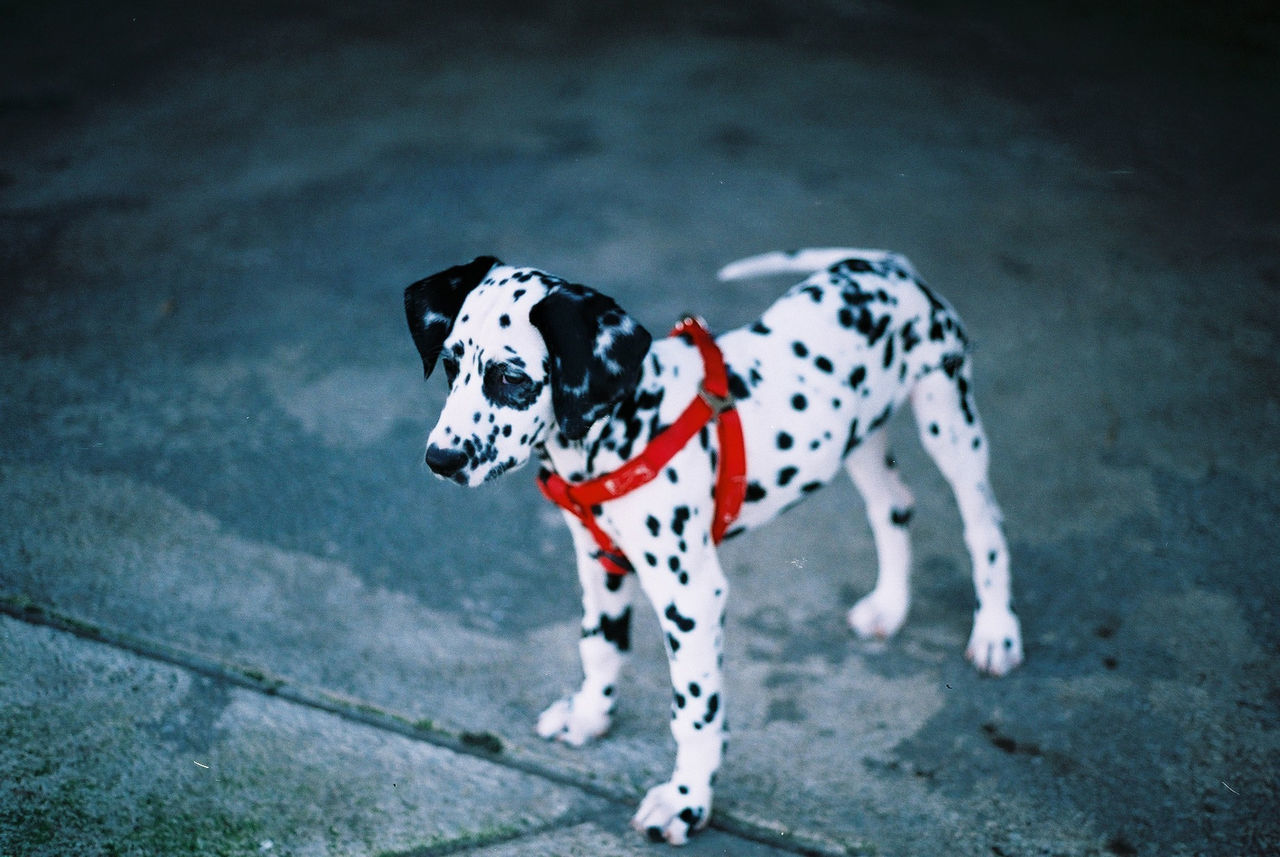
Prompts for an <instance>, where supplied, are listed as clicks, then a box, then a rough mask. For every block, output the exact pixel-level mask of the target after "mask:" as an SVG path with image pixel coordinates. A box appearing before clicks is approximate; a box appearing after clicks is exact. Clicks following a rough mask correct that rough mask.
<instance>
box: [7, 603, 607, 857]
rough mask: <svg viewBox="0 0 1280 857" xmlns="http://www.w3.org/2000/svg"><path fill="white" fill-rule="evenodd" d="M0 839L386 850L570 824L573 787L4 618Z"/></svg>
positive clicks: (42, 843) (10, 849)
mask: <svg viewBox="0 0 1280 857" xmlns="http://www.w3.org/2000/svg"><path fill="white" fill-rule="evenodd" d="M0 653H3V657H4V669H3V672H2V673H0V699H3V709H2V710H3V717H2V718H0V728H2V729H3V736H4V740H3V741H0V782H3V783H4V785H3V787H0V852H2V853H5V854H33V855H34V854H48V855H62V854H85V855H89V854H104V855H105V854H121V855H123V854H138V855H144V854H280V855H314V854H386V853H395V852H409V851H413V850H429V849H436V850H457V849H460V848H463V847H467V846H474V845H478V844H484V843H486V842H493V841H502V840H507V839H511V838H513V837H517V836H519V835H520V834H522V833H523V832H526V831H541V830H543V829H545V828H546V827H547V826H548V825H557V824H564V825H565V826H567V827H572V826H574V825H575V824H576V823H577V822H578V820H579V819H581V818H583V817H589V816H593V815H596V814H599V813H600V812H601V810H602V808H603V807H602V804H604V801H602V800H601V799H599V798H595V797H592V796H590V795H585V794H583V793H582V792H580V791H578V790H575V789H573V788H570V787H567V786H560V785H556V784H553V783H549V782H547V781H546V780H544V779H541V778H538V777H534V776H530V775H528V774H525V773H521V772H519V771H515V770H512V769H510V768H506V767H503V766H500V765H495V764H492V763H489V762H485V761H483V760H480V759H477V758H474V757H469V756H465V755H460V754H458V753H453V752H450V751H448V750H444V749H441V748H439V747H435V746H432V745H430V744H427V743H424V742H421V741H413V740H411V739H409V738H406V737H404V736H402V735H396V734H392V733H388V732H387V731H385V730H380V729H377V728H374V727H370V726H367V725H364V724H360V723H353V722H351V721H350V720H349V719H344V718H341V717H338V716H336V715H334V714H331V713H327V712H322V711H318V710H316V709H314V708H310V707H307V706H304V705H299V704H296V703H293V702H289V701H286V700H283V699H280V698H278V697H273V696H270V695H267V694H264V693H260V692H255V691H252V690H247V689H245V688H241V687H235V686H231V685H229V684H228V683H226V682H225V681H221V680H219V679H217V678H213V677H209V676H206V675H200V674H198V673H193V672H192V671H190V670H186V669H183V668H181V667H178V666H174V665H172V664H167V663H161V662H157V661H155V660H150V659H146V658H143V657H140V656H138V655H136V654H133V653H130V652H125V651H122V650H121V649H119V648H115V647H111V646H107V645H104V644H99V643H93V642H87V641H85V640H83V639H80V638H77V637H75V636H73V635H71V634H67V633H65V632H60V631H55V630H53V629H50V628H47V627H38V626H33V625H29V624H26V623H23V622H19V621H17V620H14V619H12V618H10V617H8V616H0Z"/></svg>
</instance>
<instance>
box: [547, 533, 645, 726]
mask: <svg viewBox="0 0 1280 857" xmlns="http://www.w3.org/2000/svg"><path fill="white" fill-rule="evenodd" d="M565 520H566V522H567V523H568V525H569V531H570V533H572V535H573V549H574V554H575V555H576V557H577V562H578V579H579V582H580V583H581V584H582V637H581V639H580V640H579V641H578V652H579V654H580V655H581V656H582V673H583V679H582V686H581V687H580V688H579V689H578V691H577V692H576V693H574V694H573V695H572V696H567V697H565V698H564V699H561V700H559V701H558V702H555V703H554V704H552V705H551V706H550V707H549V708H547V710H546V711H544V712H542V714H541V715H540V716H539V717H538V725H537V732H538V734H539V735H541V736H542V737H543V738H554V739H555V740H557V741H563V742H564V743H566V744H570V745H572V746H574V747H579V746H581V745H583V744H585V743H586V742H588V741H590V740H591V739H592V738H598V737H600V736H601V735H603V734H604V733H606V732H608V731H609V726H610V725H611V723H612V721H613V711H614V708H615V706H616V704H617V681H618V674H619V672H620V671H621V670H622V666H623V664H624V663H625V662H626V659H627V653H628V652H629V651H630V649H631V605H632V598H633V595H634V588H635V581H634V579H633V578H634V577H635V575H634V574H627V575H614V574H609V573H608V572H606V571H605V569H604V567H603V566H602V565H601V564H600V561H599V560H597V559H596V558H595V556H594V554H595V551H596V549H597V548H596V543H595V541H594V540H593V539H592V537H591V534H590V533H588V532H587V530H586V529H585V528H584V527H583V526H582V525H581V524H580V523H578V521H577V519H576V518H574V517H573V516H572V515H568V514H566V515H565Z"/></svg>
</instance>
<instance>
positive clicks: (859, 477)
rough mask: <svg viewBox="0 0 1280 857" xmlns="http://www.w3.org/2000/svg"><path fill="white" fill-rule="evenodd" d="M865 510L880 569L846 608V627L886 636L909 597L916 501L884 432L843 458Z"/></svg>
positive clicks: (894, 628) (895, 628)
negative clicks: (911, 530)
mask: <svg viewBox="0 0 1280 857" xmlns="http://www.w3.org/2000/svg"><path fill="white" fill-rule="evenodd" d="M844 466H845V470H846V471H847V472H848V473H849V476H850V477H851V478H852V479H853V484H854V485H855V486H857V488H858V492H859V493H860V494H861V495H862V499H863V502H864V503H865V504H866V508H867V520H868V521H869V522H870V524H871V533H872V535H873V537H874V538H875V543H876V558H877V560H878V562H879V571H878V573H877V575H876V585H875V588H874V589H873V590H872V591H871V593H870V594H868V595H866V596H865V597H864V598H862V599H861V600H860V601H858V603H857V604H855V605H854V606H853V609H851V610H850V611H849V617H848V618H849V625H850V627H852V628H853V630H854V631H855V632H857V634H858V636H860V637H863V638H864V639H865V638H877V639H885V638H886V637H891V636H893V635H894V634H895V633H897V631H898V629H899V628H901V627H902V623H903V622H905V621H906V618H907V609H908V607H909V605H910V601H911V596H910V592H909V589H908V578H909V575H910V572H911V538H910V534H909V533H908V530H907V525H908V523H909V522H910V521H911V515H912V512H913V511H914V503H915V500H914V498H913V497H912V496H911V491H910V490H909V489H908V488H907V486H906V485H905V484H904V483H903V481H902V478H901V477H899V476H898V471H897V469H896V467H895V465H894V463H893V459H892V457H891V456H890V455H889V450H888V433H887V432H886V431H884V430H883V429H881V430H878V431H875V432H873V433H872V434H871V436H870V437H867V438H866V439H864V440H863V442H862V444H861V445H859V446H858V447H857V448H856V449H855V450H854V451H853V452H852V453H850V455H849V457H848V458H846V459H845V461H844Z"/></svg>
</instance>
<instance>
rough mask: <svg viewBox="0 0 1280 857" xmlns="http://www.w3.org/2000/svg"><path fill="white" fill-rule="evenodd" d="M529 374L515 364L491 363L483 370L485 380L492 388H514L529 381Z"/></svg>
mask: <svg viewBox="0 0 1280 857" xmlns="http://www.w3.org/2000/svg"><path fill="white" fill-rule="evenodd" d="M529 380H530V379H529V376H528V375H526V374H524V372H522V371H521V370H519V369H518V368H516V367H515V366H511V365H507V364H498V363H494V364H491V365H490V366H489V368H488V370H487V371H486V372H485V381H486V382H487V383H488V384H489V385H490V386H492V387H493V388H494V389H504V390H514V389H517V388H519V387H523V386H525V385H526V384H528V383H529Z"/></svg>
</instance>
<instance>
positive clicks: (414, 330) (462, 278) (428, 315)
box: [404, 256, 502, 378]
mask: <svg viewBox="0 0 1280 857" xmlns="http://www.w3.org/2000/svg"><path fill="white" fill-rule="evenodd" d="M500 264H502V263H501V262H499V261H498V260H497V259H495V258H494V257H493V256H480V257H477V258H476V259H474V260H472V261H470V262H468V263H467V264H465V265H456V266H454V267H452V268H449V269H448V270H445V271H441V272H440V273H438V274H432V275H431V276H430V277H427V278H425V279H422V280H418V282H416V283H414V284H413V285H411V286H409V287H408V288H406V289H405V290H404V313H405V315H406V316H407V317H408V319H409V333H411V334H413V344H414V345H416V346H418V353H419V354H421V355H422V375H423V377H424V378H425V377H430V376H431V370H432V369H434V368H435V366H436V358H437V357H439V356H440V349H441V348H442V347H444V341H445V339H446V338H447V337H448V336H449V331H451V330H453V322H454V320H455V319H456V318H457V317H458V310H460V309H461V308H462V302H463V301H465V300H466V299H467V295H469V294H470V293H471V291H472V289H474V288H475V287H476V286H478V285H480V283H481V281H482V280H484V277H485V274H488V273H489V271H490V269H492V268H493V266H494V265H500Z"/></svg>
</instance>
